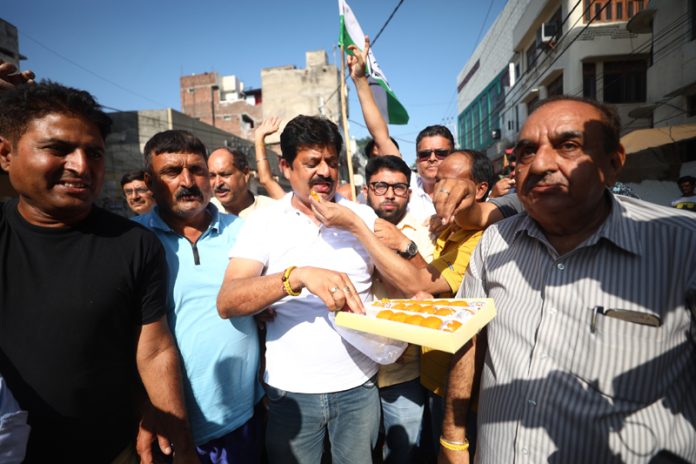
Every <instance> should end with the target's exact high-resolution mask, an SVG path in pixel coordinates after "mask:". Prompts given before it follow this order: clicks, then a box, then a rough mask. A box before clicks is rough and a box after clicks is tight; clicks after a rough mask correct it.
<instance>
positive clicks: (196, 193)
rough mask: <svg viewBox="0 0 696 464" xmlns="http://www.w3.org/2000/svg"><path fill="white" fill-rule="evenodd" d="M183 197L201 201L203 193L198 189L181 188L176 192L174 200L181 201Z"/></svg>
mask: <svg viewBox="0 0 696 464" xmlns="http://www.w3.org/2000/svg"><path fill="white" fill-rule="evenodd" d="M183 197H197V198H200V199H201V200H202V199H203V192H201V189H199V188H198V187H195V186H194V187H182V188H180V189H179V191H178V192H176V199H177V200H181V199H182V198H183Z"/></svg>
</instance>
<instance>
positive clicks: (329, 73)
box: [261, 50, 341, 144]
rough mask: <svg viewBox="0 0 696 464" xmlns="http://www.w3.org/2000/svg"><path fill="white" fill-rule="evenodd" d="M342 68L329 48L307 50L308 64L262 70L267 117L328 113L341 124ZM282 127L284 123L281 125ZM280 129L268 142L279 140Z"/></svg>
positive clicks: (288, 118) (325, 115)
mask: <svg viewBox="0 0 696 464" xmlns="http://www.w3.org/2000/svg"><path fill="white" fill-rule="evenodd" d="M339 81H340V79H339V71H338V68H337V67H336V65H334V64H329V62H328V57H327V54H326V51H324V50H318V51H310V52H307V53H306V67H305V68H297V67H296V66H294V65H287V66H277V67H273V68H264V69H262V70H261V89H262V91H263V117H264V118H268V117H271V116H277V117H279V118H281V119H282V122H283V123H287V122H288V121H289V120H290V119H292V118H294V117H295V116H297V115H299V114H305V115H308V116H319V115H321V116H324V117H326V118H328V119H330V120H331V121H333V122H335V123H336V124H339V120H340V117H341V110H340V106H339V105H340V98H339V91H338V85H339ZM281 130H282V127H281ZM280 132H281V131H278V133H276V134H274V135H272V136H270V137H269V138H268V142H269V143H271V144H277V143H278V142H279V140H280V138H279V137H280V135H279V134H280Z"/></svg>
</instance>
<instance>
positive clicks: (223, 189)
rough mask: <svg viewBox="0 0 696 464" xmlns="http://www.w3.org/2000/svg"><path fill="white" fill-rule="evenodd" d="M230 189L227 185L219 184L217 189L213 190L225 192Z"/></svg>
mask: <svg viewBox="0 0 696 464" xmlns="http://www.w3.org/2000/svg"><path fill="white" fill-rule="evenodd" d="M229 191H230V189H229V187H227V186H226V185H219V186H217V187H215V189H214V190H213V192H214V193H225V192H229Z"/></svg>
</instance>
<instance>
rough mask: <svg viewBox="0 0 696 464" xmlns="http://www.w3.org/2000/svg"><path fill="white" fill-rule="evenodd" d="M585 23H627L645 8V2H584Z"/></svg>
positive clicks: (627, 0) (630, 0) (641, 0)
mask: <svg viewBox="0 0 696 464" xmlns="http://www.w3.org/2000/svg"><path fill="white" fill-rule="evenodd" d="M583 6H584V7H585V10H584V11H585V17H584V19H585V23H589V22H610V21H628V20H629V19H631V17H632V16H633V15H634V14H636V13H638V12H639V11H642V10H643V9H645V8H646V6H647V2H646V1H645V0H584V5H583Z"/></svg>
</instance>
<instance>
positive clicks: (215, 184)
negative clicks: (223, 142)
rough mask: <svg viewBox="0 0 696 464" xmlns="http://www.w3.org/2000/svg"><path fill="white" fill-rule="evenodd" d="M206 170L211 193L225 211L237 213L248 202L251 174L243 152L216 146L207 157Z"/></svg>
mask: <svg viewBox="0 0 696 464" xmlns="http://www.w3.org/2000/svg"><path fill="white" fill-rule="evenodd" d="M242 160H243V162H242ZM208 170H209V171H210V185H211V187H212V188H213V193H214V194H215V196H216V197H217V199H218V200H219V201H220V203H222V205H223V206H224V207H225V210H226V211H228V212H234V213H235V214H237V212H238V211H237V210H238V209H239V207H240V206H241V205H243V204H246V203H248V199H249V196H250V193H249V178H250V177H251V176H250V173H249V167H248V165H247V164H246V159H245V158H244V154H243V153H241V152H236V151H235V150H229V149H228V148H225V147H223V148H218V149H217V150H215V151H213V152H212V153H211V154H210V157H209V158H208ZM252 201H253V197H252Z"/></svg>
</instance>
